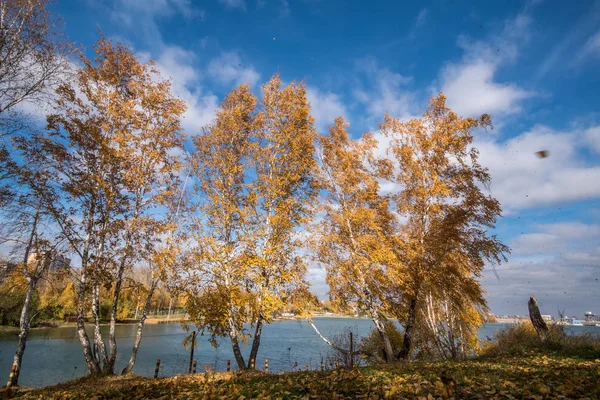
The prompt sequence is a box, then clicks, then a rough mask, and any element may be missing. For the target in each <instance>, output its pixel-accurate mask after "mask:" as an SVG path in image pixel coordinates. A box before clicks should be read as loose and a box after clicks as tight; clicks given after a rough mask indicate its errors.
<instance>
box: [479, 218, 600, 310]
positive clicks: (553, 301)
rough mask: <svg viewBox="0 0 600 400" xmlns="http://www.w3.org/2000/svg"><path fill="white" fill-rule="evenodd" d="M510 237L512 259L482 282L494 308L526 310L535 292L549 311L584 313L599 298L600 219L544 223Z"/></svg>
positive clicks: (488, 274)
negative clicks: (593, 221) (590, 222)
mask: <svg viewBox="0 0 600 400" xmlns="http://www.w3.org/2000/svg"><path fill="white" fill-rule="evenodd" d="M534 231H535V232H532V233H527V234H523V235H520V236H518V237H517V238H515V240H514V241H513V242H512V243H511V245H512V247H513V255H512V256H511V259H510V261H509V262H508V263H506V264H503V265H501V266H499V267H497V268H496V272H497V273H498V276H499V279H497V278H496V277H495V274H493V271H492V270H491V269H487V270H486V271H485V272H484V279H483V287H484V288H485V289H486V291H487V292H488V300H489V302H490V306H491V308H492V311H494V312H496V313H501V314H503V313H509V312H510V313H513V312H517V313H519V314H522V315H527V300H528V299H529V296H532V295H533V296H536V297H537V298H538V300H539V301H540V305H541V310H542V312H543V313H544V314H553V315H556V314H557V309H558V308H560V309H561V310H562V309H565V308H566V310H567V314H568V315H580V316H581V315H582V314H583V313H584V312H585V311H588V310H590V309H592V307H593V306H595V305H597V304H600V292H599V291H598V290H597V288H598V284H599V282H600V281H599V279H600V245H599V243H600V242H599V241H598V237H599V236H600V225H598V224H584V223H581V222H564V223H554V224H541V225H537V226H535V227H534Z"/></svg>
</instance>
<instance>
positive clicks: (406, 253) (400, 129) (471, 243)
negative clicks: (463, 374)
mask: <svg viewBox="0 0 600 400" xmlns="http://www.w3.org/2000/svg"><path fill="white" fill-rule="evenodd" d="M490 126H491V118H490V116H489V115H487V114H484V115H482V116H481V117H480V118H478V119H473V118H461V117H459V116H458V115H457V114H456V113H455V112H453V111H452V110H450V109H449V108H447V107H446V97H445V96H444V95H443V94H440V95H439V96H437V97H433V98H432V99H431V101H430V103H429V108H428V110H427V111H425V113H424V115H423V117H422V118H419V119H417V118H414V119H411V120H409V121H403V120H402V119H400V118H392V117H390V116H388V115H386V116H385V118H384V121H383V123H382V124H381V125H380V128H381V131H382V132H383V134H384V135H386V136H387V137H388V138H389V139H390V146H389V149H388V154H389V156H390V160H388V164H389V165H390V166H392V165H393V166H394V167H395V168H394V169H393V170H391V169H390V171H389V172H390V174H389V175H388V178H389V179H390V180H391V181H392V182H393V183H395V184H396V186H395V187H396V190H395V191H393V192H392V193H391V194H390V198H391V199H392V201H393V207H394V210H395V212H396V213H397V215H398V216H400V217H402V221H403V223H402V226H401V229H399V230H398V233H397V235H395V240H396V243H395V246H394V248H395V250H396V253H397V256H398V258H399V260H400V263H399V264H398V265H401V266H402V269H403V271H402V272H401V274H402V275H403V281H404V285H403V289H402V291H400V292H399V295H398V301H397V303H396V305H395V306H394V309H395V310H396V313H395V314H396V316H397V317H398V318H399V320H400V322H401V324H402V325H403V326H404V342H403V348H402V350H401V351H400V353H399V354H398V357H399V358H403V359H405V358H408V357H409V355H410V353H411V350H412V349H413V344H414V342H413V335H414V332H415V330H416V329H426V328H427V327H430V329H433V327H434V326H438V327H440V324H445V323H447V322H450V325H448V328H450V329H454V327H456V326H457V325H456V324H455V323H454V322H453V321H446V322H444V319H440V318H439V317H436V316H435V315H434V314H432V312H435V313H437V312H439V311H441V310H448V313H449V315H451V316H452V317H453V318H462V324H463V328H466V327H468V329H463V331H462V335H465V338H466V337H467V336H466V335H472V334H473V332H476V328H477V327H478V325H479V324H481V321H482V319H481V318H472V314H473V311H474V310H484V309H485V307H486V303H485V299H484V298H483V291H482V289H481V285H480V283H479V282H478V280H477V279H478V278H479V277H480V276H481V272H482V270H483V268H484V266H485V264H486V262H489V263H492V264H493V263H500V262H501V261H504V260H505V253H507V252H508V250H509V249H508V248H507V247H506V246H505V245H504V244H502V242H501V241H500V240H499V239H498V238H497V237H496V236H495V235H491V234H489V232H488V230H489V229H492V228H493V227H494V224H495V222H496V220H497V218H498V217H499V216H500V214H501V207H500V204H499V203H498V201H497V200H496V199H495V198H493V197H492V196H491V195H486V194H485V193H484V190H485V188H486V187H488V186H489V184H490V181H491V177H490V175H489V173H488V171H487V169H485V168H484V167H482V166H481V165H480V164H479V162H478V151H477V148H476V147H474V146H473V135H472V131H473V130H474V129H476V128H484V129H485V128H488V127H490ZM458 310H465V311H466V312H467V313H468V315H469V316H467V315H465V314H461V313H459V312H457V311H458ZM423 316H425V317H423ZM465 324H466V325H465ZM455 333H456V332H455ZM436 336H438V335H436ZM464 340H465V339H464V338H463V341H464Z"/></svg>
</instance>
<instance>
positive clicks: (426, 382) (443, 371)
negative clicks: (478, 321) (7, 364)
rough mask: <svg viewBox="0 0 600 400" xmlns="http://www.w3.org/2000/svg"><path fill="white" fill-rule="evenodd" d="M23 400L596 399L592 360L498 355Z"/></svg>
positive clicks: (122, 381)
mask: <svg viewBox="0 0 600 400" xmlns="http://www.w3.org/2000/svg"><path fill="white" fill-rule="evenodd" d="M13 396H15V397H17V398H26V399H83V398H89V399H117V398H131V399H142V398H165V399H167V398H176V399H187V398H206V399H209V398H210V399H212V398H221V399H254V398H273V399H276V398H281V399H303V398H308V399H343V398H345V399H350V398H364V399H384V398H394V399H395V398H410V399H432V398H449V397H451V398H452V397H454V398H460V399H481V398H484V399H488V398H493V399H511V398H527V399H543V398H561V397H560V396H564V397H562V398H586V397H587V398H589V399H595V398H600V360H587V359H581V358H575V357H563V356H558V355H541V354H536V355H529V356H501V357H494V358H490V357H488V358H485V359H472V360H465V361H453V362H432V363H428V362H414V363H408V364H401V365H394V366H381V367H366V368H357V369H354V370H336V371H326V372H297V373H287V374H276V375H266V374H263V373H260V372H254V373H236V374H227V373H216V374H197V375H180V376H175V377H170V378H162V379H149V378H141V377H112V378H101V379H91V378H82V379H79V380H75V381H72V382H67V383H65V384H61V385H57V386H52V387H47V388H43V389H38V390H24V391H17V392H15V393H13Z"/></svg>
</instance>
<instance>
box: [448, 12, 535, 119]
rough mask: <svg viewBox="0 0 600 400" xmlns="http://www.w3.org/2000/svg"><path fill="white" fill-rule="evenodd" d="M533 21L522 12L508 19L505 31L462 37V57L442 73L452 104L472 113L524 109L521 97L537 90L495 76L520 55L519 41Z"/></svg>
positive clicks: (466, 112)
mask: <svg viewBox="0 0 600 400" xmlns="http://www.w3.org/2000/svg"><path fill="white" fill-rule="evenodd" d="M529 24H530V19H529V18H528V17H527V16H525V15H522V14H521V15H518V16H517V17H516V18H514V19H511V20H508V21H506V23H505V26H504V29H503V31H502V32H501V33H500V34H498V35H496V36H492V37H490V38H488V39H487V40H483V41H470V40H469V39H468V38H466V37H460V38H459V40H458V44H459V46H460V47H462V48H463V50H464V55H463V58H462V60H461V61H460V62H458V63H451V64H448V65H446V66H445V67H444V68H443V69H442V71H441V73H440V81H441V90H442V92H444V94H445V95H446V96H447V97H448V106H449V107H450V108H452V109H453V110H455V111H456V112H457V113H458V114H460V115H464V116H468V117H474V116H478V115H481V114H482V113H492V114H511V113H515V112H519V111H520V109H521V107H520V104H521V101H522V100H524V99H526V98H528V97H531V96H533V95H534V93H533V92H531V91H528V90H525V89H523V88H520V87H519V86H517V85H516V84H515V83H506V82H504V83H503V82H497V81H496V80H495V76H496V73H497V71H498V69H499V68H500V67H501V66H502V65H503V64H506V63H512V62H514V61H515V60H516V59H517V57H518V51H519V44H520V43H521V42H523V41H525V40H527V37H528V36H529Z"/></svg>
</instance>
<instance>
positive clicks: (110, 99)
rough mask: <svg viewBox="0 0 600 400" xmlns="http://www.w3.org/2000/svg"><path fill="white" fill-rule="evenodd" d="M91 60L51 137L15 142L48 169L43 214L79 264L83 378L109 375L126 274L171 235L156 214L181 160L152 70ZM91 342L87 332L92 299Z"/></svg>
mask: <svg viewBox="0 0 600 400" xmlns="http://www.w3.org/2000/svg"><path fill="white" fill-rule="evenodd" d="M94 49H95V52H96V57H95V58H94V60H90V59H87V58H86V57H84V56H82V59H81V62H82V64H83V65H84V67H83V68H81V69H80V70H79V71H78V75H77V85H76V86H75V87H72V86H70V85H64V86H61V87H60V88H59V90H58V92H57V95H58V100H57V102H56V106H55V111H54V114H52V115H51V116H49V117H48V128H47V131H48V134H45V135H41V134H39V135H34V136H33V137H32V138H20V139H19V140H18V141H17V143H18V149H19V150H20V151H21V152H22V154H23V156H24V158H25V159H26V160H27V161H28V162H33V163H39V164H42V163H43V164H45V165H46V167H47V170H48V173H49V174H51V177H50V178H49V182H50V184H49V185H47V187H46V188H45V191H44V197H43V199H44V201H45V207H46V208H47V209H48V210H49V211H50V212H51V213H52V215H53V218H54V220H55V222H56V224H57V225H58V226H59V227H60V229H61V235H62V236H63V237H64V238H65V240H67V242H68V243H69V245H70V247H71V250H72V251H73V252H74V253H75V254H76V255H77V257H78V258H79V261H80V263H81V268H80V270H79V274H78V275H79V276H78V277H79V285H78V290H77V295H78V302H77V303H78V305H77V332H78V336H79V340H80V342H81V344H82V348H83V353H84V357H85V360H86V365H87V368H88V371H89V372H90V373H92V374H97V373H104V374H112V373H114V363H115V360H116V355H117V343H116V336H115V325H116V314H117V306H118V303H119V297H120V294H121V287H122V282H123V277H124V273H125V269H126V268H128V267H130V266H131V265H133V264H134V263H135V262H137V261H139V260H140V259H141V258H142V256H143V254H144V248H143V246H144V245H145V244H146V243H148V242H149V241H151V240H150V238H152V237H154V238H158V237H161V236H162V235H163V234H164V232H165V231H166V230H168V229H169V227H170V224H169V221H168V220H166V219H165V218H166V216H165V214H164V213H162V214H161V213H157V212H153V210H154V209H156V208H157V207H159V206H161V205H163V204H164V203H165V202H168V201H169V199H172V198H173V197H174V196H173V193H174V192H175V191H176V190H177V188H179V184H178V170H179V166H180V163H179V161H178V158H179V157H178V156H177V152H178V151H179V149H180V148H181V143H182V140H183V137H182V135H181V133H180V118H181V116H182V114H183V112H184V110H185V106H184V104H183V102H182V101H181V100H179V99H176V98H175V97H173V96H172V95H171V93H170V83H169V82H168V81H164V80H162V79H160V75H159V73H158V71H157V70H156V69H155V68H154V67H153V64H152V63H149V64H142V63H140V62H139V61H138V60H137V59H136V58H135V56H134V55H133V53H132V52H131V50H130V49H128V48H127V47H125V46H123V45H121V44H116V45H115V44H113V43H112V42H111V41H109V40H106V39H104V38H101V39H100V40H99V41H98V42H97V44H96V46H95V48H94ZM102 285H106V286H108V287H111V289H112V305H111V313H110V328H109V347H108V349H107V348H106V346H105V342H104V340H103V338H102V334H101V332H100V316H99V309H100V289H101V286H102ZM89 294H91V303H92V307H91V313H92V316H93V320H94V339H93V344H94V347H95V349H93V348H92V341H90V339H89V337H88V334H87V333H86V331H85V315H86V309H85V307H86V304H87V298H88V295H89Z"/></svg>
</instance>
